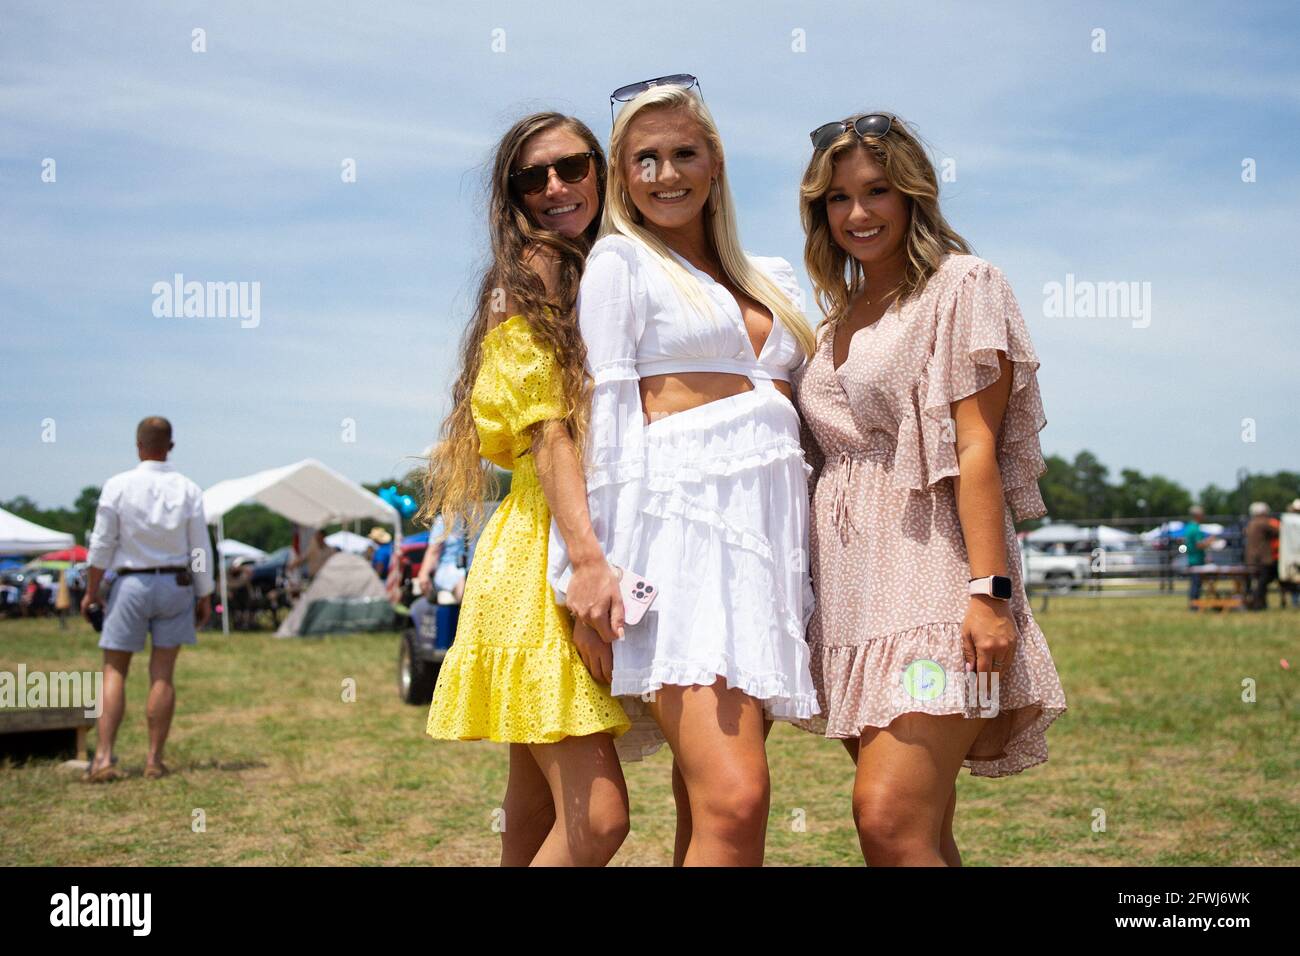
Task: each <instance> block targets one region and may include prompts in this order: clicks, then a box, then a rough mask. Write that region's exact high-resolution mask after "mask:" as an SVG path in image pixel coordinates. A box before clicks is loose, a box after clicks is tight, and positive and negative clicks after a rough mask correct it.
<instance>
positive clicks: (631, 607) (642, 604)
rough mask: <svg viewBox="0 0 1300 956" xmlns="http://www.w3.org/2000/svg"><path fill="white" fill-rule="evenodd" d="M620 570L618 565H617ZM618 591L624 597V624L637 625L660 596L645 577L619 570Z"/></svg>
mask: <svg viewBox="0 0 1300 956" xmlns="http://www.w3.org/2000/svg"><path fill="white" fill-rule="evenodd" d="M615 567H616V568H618V566H617V565H615ZM618 575H619V578H618V589H619V592H620V593H621V594H622V595H623V623H625V624H637V623H640V621H641V618H643V617H645V612H646V611H648V610H650V605H651V604H653V603H654V599H655V598H656V597H658V596H659V589H658V588H656V587H655V586H654V585H653V584H651V583H650V582H649V581H647V580H646V579H645V575H643V574H637V573H636V572H635V571H628V570H626V569H625V568H618Z"/></svg>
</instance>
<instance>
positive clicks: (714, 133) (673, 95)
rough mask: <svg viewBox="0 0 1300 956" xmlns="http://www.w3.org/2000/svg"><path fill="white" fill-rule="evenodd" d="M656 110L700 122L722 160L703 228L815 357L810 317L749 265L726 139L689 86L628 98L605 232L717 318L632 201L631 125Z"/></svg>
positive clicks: (613, 160)
mask: <svg viewBox="0 0 1300 956" xmlns="http://www.w3.org/2000/svg"><path fill="white" fill-rule="evenodd" d="M651 109H657V110H674V109H680V110H685V111H686V112H687V113H688V114H689V115H690V116H691V117H692V118H693V119H694V120H695V122H696V123H698V124H699V127H700V130H701V132H703V133H704V138H705V141H706V142H707V143H708V144H709V149H710V150H711V151H712V152H713V153H714V155H715V156H716V157H717V158H718V159H719V160H721V162H722V165H721V168H720V171H719V172H718V177H717V180H716V183H717V185H716V187H714V188H711V189H710V190H709V199H708V201H707V202H706V203H705V205H704V230H705V234H706V235H707V236H708V238H709V240H710V241H711V242H712V244H713V249H714V251H715V252H716V253H717V254H718V260H719V262H720V263H721V264H722V269H723V272H725V273H726V275H727V278H729V279H730V280H731V281H732V282H734V283H735V284H736V286H737V287H738V288H739V289H741V290H742V291H743V292H744V293H745V294H746V295H748V296H750V297H751V298H753V299H754V300H756V301H758V302H761V303H763V305H765V306H767V307H768V308H769V309H771V310H772V316H773V318H774V320H775V321H777V322H780V323H781V324H782V325H784V326H785V327H786V328H787V329H788V330H789V331H790V334H791V335H793V336H794V337H795V339H796V340H797V341H798V342H799V345H800V346H801V347H802V348H803V350H804V354H805V355H811V354H812V352H813V349H814V347H815V344H816V343H815V340H814V337H813V331H812V329H811V327H810V326H809V325H808V319H807V318H806V317H805V316H804V314H803V312H802V311H800V309H798V308H797V307H796V306H795V305H794V304H793V303H792V302H791V301H790V297H789V296H788V295H786V294H785V293H784V292H783V291H781V288H780V287H779V286H778V285H777V284H776V283H775V282H773V281H772V280H771V279H770V278H769V277H768V276H767V274H766V273H764V272H763V271H762V270H761V269H758V268H756V267H755V266H753V265H752V264H751V263H750V261H749V259H748V258H747V257H746V256H745V251H744V249H742V248H741V245H740V236H739V230H738V229H737V227H736V213H735V202H734V201H733V200H732V198H731V187H730V186H729V185H728V184H727V163H726V158H725V155H724V152H723V149H722V137H721V136H720V135H719V134H718V127H717V124H716V123H714V121H713V116H712V115H711V114H710V113H709V110H708V107H706V106H705V105H704V102H703V101H702V100H701V99H700V98H699V97H697V96H695V95H694V94H693V93H691V92H690V91H689V90H686V89H683V88H682V87H677V86H654V87H651V88H650V89H648V90H646V91H645V92H643V93H641V94H639V95H638V96H636V97H635V98H634V99H632V100H631V101H629V102H628V104H627V105H626V106H624V107H623V109H622V111H621V112H619V114H618V117H617V118H616V119H615V120H614V131H613V133H612V134H611V135H610V140H609V185H608V187H607V188H606V193H605V213H604V216H603V217H602V218H601V223H600V235H601V236H607V235H620V236H626V237H628V238H629V239H633V240H635V241H637V242H639V243H641V244H642V245H643V246H645V247H646V249H647V250H648V251H649V253H650V255H651V256H652V257H653V258H654V259H656V260H657V261H658V262H659V264H660V265H661V266H662V267H663V269H664V272H665V273H666V274H667V276H668V279H669V281H670V282H671V283H672V285H673V287H674V288H675V289H676V290H677V292H678V293H679V294H680V295H681V296H682V298H683V299H684V300H685V301H686V303H687V304H688V305H689V306H690V307H691V308H692V309H693V310H694V311H695V312H696V313H698V314H699V316H701V317H703V319H704V320H705V321H717V320H718V315H717V310H716V308H715V306H714V305H713V303H712V301H711V300H710V299H709V298H708V296H707V295H706V294H705V292H704V289H703V287H702V286H701V285H700V281H699V279H697V278H696V277H695V276H694V275H692V274H691V273H690V272H688V271H687V270H686V268H685V267H684V266H683V265H682V264H681V263H680V262H679V261H678V260H677V259H676V257H675V256H674V255H673V254H672V252H671V251H670V250H669V248H668V246H667V245H666V244H665V243H664V241H663V240H662V239H660V238H659V237H658V236H657V235H655V234H654V233H653V232H652V231H650V230H649V229H647V228H646V227H645V226H644V225H643V219H642V216H641V213H640V212H639V211H638V210H637V208H636V207H635V206H634V205H632V203H631V199H630V197H629V196H628V193H627V178H626V175H625V173H624V160H625V153H626V149H627V134H628V127H629V125H630V124H631V123H632V121H633V120H634V119H635V118H636V117H637V116H638V115H639V114H640V113H641V112H642V111H644V110H651ZM710 207H713V208H710Z"/></svg>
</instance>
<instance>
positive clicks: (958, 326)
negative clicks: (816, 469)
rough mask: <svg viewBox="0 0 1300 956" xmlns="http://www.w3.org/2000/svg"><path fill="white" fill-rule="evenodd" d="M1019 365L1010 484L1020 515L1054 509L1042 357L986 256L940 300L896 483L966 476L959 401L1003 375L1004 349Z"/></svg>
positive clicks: (1004, 463)
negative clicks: (1043, 484) (956, 416)
mask: <svg viewBox="0 0 1300 956" xmlns="http://www.w3.org/2000/svg"><path fill="white" fill-rule="evenodd" d="M999 351H1002V352H1005V353H1006V355H1007V358H1008V359H1009V360H1010V362H1011V365H1012V383H1011V395H1010V397H1009V398H1008V399H1007V408H1006V411H1005V413H1004V414H1003V417H1002V429H1001V434H1000V436H999V439H998V448H997V455H998V468H999V470H1000V472H1001V475H1002V490H1003V493H1004V495H1005V498H1006V501H1007V505H1008V506H1009V507H1010V509H1011V513H1012V515H1013V518H1014V520H1016V521H1024V520H1026V519H1028V518H1037V517H1040V516H1041V515H1044V514H1046V513H1047V508H1046V506H1045V505H1044V503H1043V497H1042V494H1041V493H1040V491H1039V488H1038V476H1039V475H1042V474H1043V473H1044V472H1046V471H1047V464H1046V462H1044V461H1043V452H1042V447H1041V446H1040V444H1039V441H1038V433H1039V432H1040V431H1041V430H1042V429H1043V427H1044V426H1045V425H1046V424H1047V418H1046V416H1045V415H1044V412H1043V399H1042V395H1041V393H1040V392H1039V389H1038V376H1037V372H1038V366H1039V362H1038V356H1037V355H1036V354H1035V352H1034V347H1033V345H1032V343H1031V342H1030V339H1029V330H1028V328H1027V327H1026V326H1025V320H1024V317H1023V316H1022V315H1021V314H1020V306H1019V305H1018V304H1017V302H1016V297H1015V293H1014V292H1013V291H1012V290H1011V285H1010V283H1008V282H1007V279H1006V276H1005V275H1003V273H1002V271H1001V270H1000V269H998V268H997V267H995V266H993V265H990V264H989V263H987V262H984V261H982V260H980V261H979V262H978V263H977V264H976V265H975V267H974V268H973V269H971V270H970V271H969V272H967V273H966V275H964V276H963V277H962V279H961V280H960V282H959V283H958V286H957V289H956V292H955V293H954V294H951V295H949V296H947V297H945V299H944V300H942V301H941V302H940V303H939V314H938V317H937V324H936V328H935V339H934V349H933V352H932V354H931V356H930V358H929V360H928V362H927V363H926V366H925V369H924V371H923V372H922V374H921V377H920V380H919V381H918V383H917V386H916V389H915V391H914V393H913V399H914V403H913V409H912V411H913V414H912V415H905V416H904V421H903V422H902V424H901V427H900V429H899V435H898V447H897V450H896V457H895V462H894V483H895V485H896V486H900V487H905V488H911V489H914V490H917V491H921V490H925V489H927V488H929V487H932V486H934V485H935V484H936V483H937V482H939V481H942V480H943V479H944V478H949V477H952V476H954V475H957V474H959V473H960V472H959V469H958V466H957V444H956V442H957V435H956V428H955V425H954V423H953V421H952V403H953V402H955V401H957V400H958V399H962V398H966V397H967V396H969V395H974V394H975V393H976V392H979V391H980V390H982V389H984V388H987V387H988V386H989V385H992V384H993V383H994V382H996V381H997V380H998V377H999V375H1000V374H1001V373H1000V369H999V366H998V352H999Z"/></svg>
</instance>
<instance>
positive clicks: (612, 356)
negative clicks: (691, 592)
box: [547, 241, 645, 604]
mask: <svg viewBox="0 0 1300 956" xmlns="http://www.w3.org/2000/svg"><path fill="white" fill-rule="evenodd" d="M597 245H598V246H601V244H600V243H598V244H597ZM635 255H636V254H635V252H633V251H632V250H631V249H628V248H626V247H625V245H624V244H623V243H622V242H614V241H607V242H605V243H604V244H603V246H601V247H600V248H594V249H593V250H592V255H591V256H590V258H588V260H587V267H586V269H585V271H584V272H583V276H582V283H581V285H580V286H579V287H578V325H579V327H580V329H581V330H582V338H583V341H584V342H585V344H586V346H587V372H588V374H589V375H590V376H591V379H592V393H591V417H590V420H589V425H588V429H587V440H586V455H585V466H586V476H587V507H588V510H589V512H590V515H591V526H592V529H593V531H594V532H595V535H596V540H597V541H599V542H600V546H601V550H603V551H604V553H605V556H606V557H607V558H608V559H609V560H610V562H612V563H613V564H617V565H620V566H623V567H626V566H627V564H628V557H629V555H630V554H631V551H632V544H633V541H634V540H635V536H636V535H637V534H638V533H639V526H640V522H639V514H640V503H641V497H642V491H643V482H644V478H645V454H644V448H645V440H644V433H645V421H644V417H643V414H642V410H641V389H640V376H638V375H637V370H636V355H637V344H638V342H639V341H640V339H641V333H642V331H643V330H644V328H645V310H644V303H643V302H642V297H641V296H640V295H639V294H638V291H637V290H638V285H637V276H636V259H635ZM547 563H548V568H547V579H548V580H549V581H550V583H551V585H552V587H553V588H554V589H555V595H556V599H557V600H558V601H559V602H560V603H561V604H563V603H564V600H565V591H566V589H567V587H568V581H569V576H570V574H571V573H572V567H571V565H570V562H569V554H568V548H567V547H566V545H565V542H564V538H563V537H562V536H561V535H560V532H559V527H558V525H557V524H556V522H555V521H554V520H552V522H551V536H550V553H549V555H548V562H547Z"/></svg>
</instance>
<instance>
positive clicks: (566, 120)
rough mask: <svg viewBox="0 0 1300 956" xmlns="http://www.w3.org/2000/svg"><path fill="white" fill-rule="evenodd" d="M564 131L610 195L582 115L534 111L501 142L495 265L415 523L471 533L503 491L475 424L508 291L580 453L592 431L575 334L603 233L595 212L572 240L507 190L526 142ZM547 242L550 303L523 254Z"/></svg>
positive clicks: (494, 178)
mask: <svg viewBox="0 0 1300 956" xmlns="http://www.w3.org/2000/svg"><path fill="white" fill-rule="evenodd" d="M554 128H562V129H566V130H568V131H570V132H572V133H574V134H575V135H577V136H578V137H579V138H581V139H582V140H583V141H584V142H585V143H586V144H587V147H588V148H589V149H591V150H593V151H594V152H595V155H594V156H593V157H592V160H593V165H594V166H595V171H596V196H597V200H598V201H599V200H600V198H601V197H602V196H603V195H604V193H605V178H606V165H605V154H604V151H603V150H602V149H601V147H600V141H599V140H597V139H596V137H595V135H594V134H593V133H592V132H591V130H590V129H589V128H588V127H587V125H586V124H585V123H583V122H582V121H581V120H579V119H575V118H574V117H572V116H565V115H564V114H562V113H555V112H545V113H534V114H532V115H531V116H526V117H524V118H523V119H521V120H519V122H517V123H515V124H514V125H513V126H512V127H510V129H509V130H508V131H507V132H506V134H505V135H504V136H503V137H502V138H501V141H500V143H498V144H497V147H496V151H495V155H494V157H493V161H492V171H491V178H490V179H489V181H488V236H489V239H490V241H491V244H492V251H491V261H490V263H489V264H488V266H487V267H486V268H485V269H484V270H483V278H482V281H481V282H480V283H479V291H478V301H477V304H476V306H475V312H474V317H473V319H471V320H470V323H469V325H468V327H467V328H466V329H465V334H464V337H463V339H462V342H461V357H460V374H459V376H458V377H457V379H456V384H455V386H454V388H453V389H452V408H451V411H450V413H449V414H448V415H447V417H446V418H445V419H444V420H443V423H442V429H441V440H440V441H439V442H438V443H437V444H436V445H435V446H434V448H433V450H432V452H431V453H430V455H429V465H428V468H427V469H426V471H425V473H424V480H423V483H422V484H423V497H424V500H423V502H422V503H421V506H420V510H419V512H418V513H417V514H416V516H415V520H416V521H417V522H424V523H425V524H431V523H432V522H433V519H434V517H435V516H436V515H437V514H438V513H439V512H441V513H442V516H443V520H444V522H445V523H446V526H447V527H448V528H451V527H454V526H455V522H456V521H457V520H458V519H461V518H463V519H465V521H466V525H467V528H468V529H469V533H470V534H473V533H475V532H476V530H477V528H478V527H479V526H480V525H481V523H482V521H483V514H484V509H483V500H484V498H485V497H486V496H487V495H488V494H489V493H491V494H492V495H493V496H495V494H496V493H497V490H498V489H496V488H495V487H491V486H490V483H489V481H488V474H489V471H488V467H489V466H488V464H487V463H486V462H485V461H484V460H483V459H482V458H481V457H480V456H479V439H478V428H477V426H476V425H475V423H474V413H473V409H472V407H471V397H472V394H473V391H474V381H475V379H477V378H478V373H479V367H480V364H481V361H482V351H481V345H482V342H483V336H484V335H486V334H487V332H488V330H489V328H490V327H491V326H492V325H493V317H494V315H495V314H496V312H497V311H499V310H500V308H501V303H502V301H503V300H502V297H501V293H502V292H504V293H505V295H506V297H507V298H508V299H510V300H511V301H512V302H513V303H514V305H515V310H516V311H517V312H518V313H520V314H522V315H523V316H525V317H526V318H527V320H528V324H529V325H530V326H531V328H532V330H533V332H534V333H535V335H536V337H537V338H538V339H539V340H541V342H543V343H544V344H545V345H546V346H548V347H550V348H551V349H552V350H553V351H554V353H555V360H556V365H557V366H558V368H559V371H560V376H561V380H562V382H563V388H564V393H565V396H566V399H567V404H568V415H567V417H566V418H565V420H564V421H565V425H566V426H567V427H568V429H569V432H570V434H571V435H572V436H573V438H574V441H575V443H576V444H577V445H578V447H579V449H581V448H582V446H583V443H584V440H585V435H586V430H587V423H586V417H587V415H586V408H587V405H588V404H589V400H590V399H589V396H590V391H591V384H590V381H589V380H588V379H587V376H586V372H585V365H586V360H587V349H586V346H585V345H584V344H583V341H582V335H581V334H580V333H579V331H578V323H577V318H576V316H575V315H574V305H575V304H576V303H577V299H578V284H579V281H580V280H581V278H582V271H583V268H584V266H585V265H586V260H587V253H588V252H589V251H590V249H591V245H592V243H593V242H594V241H595V238H596V233H597V231H598V229H599V217H594V218H593V219H592V221H591V224H590V225H589V226H588V227H587V229H586V231H585V232H584V233H583V234H582V235H581V236H578V237H577V238H575V239H567V238H565V237H564V236H562V235H560V234H559V233H558V232H554V231H552V230H549V229H544V228H542V227H541V226H539V225H538V224H537V223H536V222H534V221H533V219H532V217H531V216H529V214H528V211H527V210H526V209H525V208H524V206H523V204H522V203H521V201H520V200H519V199H518V197H517V196H516V195H515V193H514V191H513V190H512V189H511V188H510V173H511V172H513V171H514V170H515V168H516V166H517V163H518V158H519V154H520V152H521V151H522V150H523V147H524V144H525V143H526V142H527V141H528V139H529V138H530V137H532V136H534V135H536V134H537V133H541V132H544V131H546V130H549V129H554ZM534 246H544V247H547V249H548V250H549V251H550V252H551V253H553V254H554V255H555V256H556V259H557V267H556V271H557V275H558V286H557V287H556V289H555V290H554V298H553V299H550V300H548V299H547V295H546V286H545V283H544V282H543V281H542V279H541V277H540V276H539V275H538V274H537V273H536V271H534V270H533V269H532V268H530V267H529V266H528V265H526V264H525V253H526V252H527V251H528V250H529V249H530V248H531V247H534Z"/></svg>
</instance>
